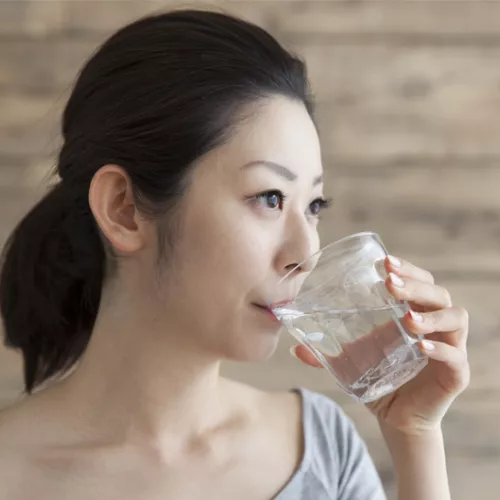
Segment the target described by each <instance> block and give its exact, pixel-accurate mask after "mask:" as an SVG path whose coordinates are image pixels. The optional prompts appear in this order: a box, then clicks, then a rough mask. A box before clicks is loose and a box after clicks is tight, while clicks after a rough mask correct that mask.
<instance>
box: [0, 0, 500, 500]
mask: <svg viewBox="0 0 500 500" xmlns="http://www.w3.org/2000/svg"><path fill="white" fill-rule="evenodd" d="M203 5H205V6H206V5H212V6H214V5H215V6H218V7H220V6H222V7H223V8H225V9H227V10H228V11H230V12H233V13H237V14H239V15H241V16H243V17H246V18H247V19H250V20H252V21H255V22H257V23H258V24H260V25H262V26H263V27H265V28H267V29H269V30H270V31H271V32H272V33H273V34H274V35H276V36H277V37H278V38H279V39H280V40H281V41H282V42H283V43H285V44H286V45H287V46H288V47H290V48H291V49H293V50H294V51H296V52H297V53H299V54H301V55H302V56H303V57H304V58H305V60H306V61H307V63H308V66H309V72H310V78H311V81H312V83H313V87H314V89H315V93H316V96H317V100H318V112H319V123H320V130H321V137H322V146H323V151H324V163H325V170H326V175H327V182H328V191H329V194H332V195H333V196H334V197H335V199H336V208H335V210H334V211H333V212H332V213H331V214H330V215H329V216H328V217H327V218H326V219H325V222H324V223H323V238H324V241H329V240H332V239H333V238H338V237H341V236H343V235H346V234H349V233H352V232H355V231H360V230H374V231H378V232H380V234H381V235H382V237H383V239H384V240H385V242H386V244H387V246H388V247H389V249H390V250H391V252H392V253H394V254H396V255H401V256H402V257H404V258H407V259H410V260H412V261H414V262H415V263H417V264H419V265H421V266H424V267H427V268H428V269H430V270H431V271H432V272H433V273H435V275H436V277H437V278H438V280H440V281H441V282H442V283H443V284H444V285H445V286H447V287H448V288H449V289H450V291H451V292H452V294H453V296H454V299H455V302H456V304H460V305H464V306H465V307H467V308H468V309H469V311H470V314H471V338H470V359H471V363H472V369H473V376H472V383H471V387H470V389H469V390H468V391H467V392H466V393H465V394H464V395H463V396H462V397H461V398H460V399H459V400H458V401H457V403H456V405H455V406H454V407H453V409H452V411H451V412H450V414H449V416H448V418H447V421H446V427H445V430H446V435H447V443H448V456H449V463H450V480H451V483H452V485H453V498H454V499H455V500H465V499H467V500H468V499H469V498H471V497H473V498H477V499H479V500H490V499H491V500H494V499H495V500H496V499H498V498H499V497H500V477H499V472H500V390H499V388H500V382H499V380H500V361H499V360H500V336H499V333H498V330H499V322H500V321H499V320H500V2H499V1H481V0H462V1H460V0H456V1H453V0H447V1H440V0H430V1H426V0H414V1H410V0H408V1H401V0H399V1H398V0H393V1H377V0H366V1H361V0H357V1H356V0H352V1H335V0H331V1H328V0H324V1H312V0H310V1H293V0H277V1H264V0H253V1H249V0H248V1H247V0H242V1H233V2H225V3H223V2H217V1H216V2H211V3H208V2H189V3H179V2H168V1H160V0H159V1H139V0H130V1H126V0H110V1H92V0H88V1H79V0H67V1H63V0H50V1H44V0H29V1H28V0H26V1H22V0H12V1H5V0H3V1H0V244H2V243H3V241H4V240H5V238H6V237H7V235H8V233H9V231H10V230H11V229H12V228H13V226H14V224H15V223H16V221H17V220H18V219H19V218H20V217H21V216H22V215H23V213H24V212H25V211H26V210H27V209H28V207H29V206H30V205H31V204H32V203H33V202H34V201H35V200H36V199H37V197H39V196H40V195H41V194H42V193H43V184H42V183H43V180H44V175H45V173H46V172H47V169H48V168H49V167H50V166H51V165H52V162H53V161H54V154H55V151H56V150H57V147H58V145H59V143H60V142H59V141H60V140H59V135H58V134H59V132H58V126H59V118H60V112H61V110H62V108H63V106H64V102H65V99H66V98H67V95H68V89H69V88H70V85H71V83H72V81H73V79H74V77H75V74H76V72H77V70H78V69H79V67H80V66H81V64H82V62H83V61H84V59H85V58H86V57H88V56H89V55H90V53H91V52H92V50H93V49H94V48H96V46H97V45H98V44H99V43H100V42H101V41H103V40H104V38H105V37H106V36H107V35H109V34H110V33H111V32H112V31H113V30H115V29H117V28H118V27H120V26H122V25H123V24H125V23H127V22H128V21H130V20H133V19H135V18H137V17H138V16H140V15H143V14H145V13H147V12H151V11H154V10H156V9H158V8H164V7H171V6H188V7H196V6H203ZM287 345H289V339H286V338H284V339H283V342H282V343H281V345H280V348H279V349H278V352H277V353H276V356H275V357H274V358H273V359H272V360H271V361H270V362H268V363H263V364H262V365H261V366H240V365H233V364H230V363H228V364H227V366H226V368H225V369H226V372H227V373H228V374H230V375H231V376H234V377H235V378H239V379H241V380H246V381H249V382H251V383H254V384H256V385H260V386H263V387H289V386H292V385H298V384H301V385H305V386H308V387H310V388H312V389H315V390H318V391H322V392H325V393H327V394H329V395H331V396H332V397H334V398H336V399H337V400H339V401H341V402H342V403H343V404H344V407H345V408H346V411H347V412H348V413H349V414H350V415H351V416H352V417H353V418H354V420H355V421H356V423H357V424H358V426H359V429H360V432H361V433H362V434H363V436H364V437H365V438H366V439H367V441H368V444H369V447H370V449H371V451H372V453H373V455H374V457H375V459H376V461H377V466H378V467H379V470H380V472H381V475H382V477H383V480H384V482H385V484H386V486H387V489H388V491H389V494H390V496H391V498H394V486H395V485H394V476H393V473H392V469H391V465H390V463H389V461H388V455H387V451H386V450H385V447H384V445H383V443H382V441H381V438H380V435H379V433H378V430H377V428H376V425H375V423H374V422H373V420H372V419H371V418H370V416H369V415H368V413H367V412H366V411H365V409H364V408H362V407H360V406H358V405H356V404H354V403H352V402H351V401H349V400H346V398H344V397H343V396H342V395H341V394H340V393H339V391H337V390H336V389H335V388H334V386H333V381H332V380H331V379H330V378H329V377H328V376H327V375H326V374H325V373H322V372H320V371H319V370H316V371H315V370H313V369H308V368H305V367H302V366H300V365H299V364H298V362H296V361H294V360H293V359H291V358H290V357H289V356H288V353H287ZM19 387H20V364H19V359H18V356H17V354H15V353H8V352H6V351H5V350H2V349H1V348H0V406H1V405H4V404H8V403H9V402H10V401H12V400H13V399H14V398H15V397H16V395H17V394H18V393H19Z"/></svg>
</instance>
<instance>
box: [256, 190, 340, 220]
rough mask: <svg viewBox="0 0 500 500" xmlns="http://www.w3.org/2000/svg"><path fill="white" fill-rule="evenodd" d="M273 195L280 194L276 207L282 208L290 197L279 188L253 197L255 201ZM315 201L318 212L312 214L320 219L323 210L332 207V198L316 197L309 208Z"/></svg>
mask: <svg viewBox="0 0 500 500" xmlns="http://www.w3.org/2000/svg"><path fill="white" fill-rule="evenodd" d="M272 195H276V196H278V198H279V206H278V207H276V208H279V209H280V210H282V209H283V204H284V203H285V200H286V199H287V198H288V196H287V195H286V194H285V193H283V192H282V191H280V190H278V189H272V190H269V191H263V192H262V193H259V194H257V195H255V196H252V199H253V200H255V201H259V199H261V198H265V197H267V196H272ZM314 203H317V204H318V213H316V214H311V215H312V216H313V217H316V218H318V219H320V218H321V215H320V214H321V212H322V211H323V210H326V209H327V208H330V207H331V206H332V199H331V198H328V199H325V198H321V197H320V198H316V199H315V200H313V201H312V202H311V203H310V204H309V208H310V207H311V205H313V204H314ZM276 208H271V210H276Z"/></svg>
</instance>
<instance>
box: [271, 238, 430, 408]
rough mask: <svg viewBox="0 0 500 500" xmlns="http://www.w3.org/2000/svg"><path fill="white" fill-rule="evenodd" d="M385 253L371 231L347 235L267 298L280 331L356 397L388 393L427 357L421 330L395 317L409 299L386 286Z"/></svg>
mask: <svg viewBox="0 0 500 500" xmlns="http://www.w3.org/2000/svg"><path fill="white" fill-rule="evenodd" d="M387 255H388V254H387V250H386V249H385V247H384V244H383V243H382V240H381V238H380V236H379V235H378V234H376V233H372V232H365V233H359V234H354V235H351V236H348V237H346V238H343V239H342V240H340V241H336V242H334V243H331V244H330V245H328V246H326V247H324V248H323V249H322V250H320V251H319V252H317V253H316V254H314V255H312V256H311V257H310V258H309V259H307V260H306V261H304V262H302V263H301V264H299V265H298V266H297V267H296V268H295V269H293V270H291V271H290V272H289V273H288V274H287V275H286V276H285V277H284V278H283V279H281V280H280V282H279V283H278V286H277V288H276V290H275V292H274V295H273V297H269V302H268V304H269V307H270V309H271V310H272V311H273V313H274V314H275V316H276V317H277V318H278V319H279V320H280V321H281V323H282V324H283V326H284V327H285V328H286V330H288V332H289V333H290V334H292V335H293V336H294V337H295V339H296V340H297V341H298V342H300V343H301V344H302V345H304V346H306V347H307V348H308V349H309V350H310V351H311V352H312V353H313V354H314V356H315V357H316V358H317V359H318V360H319V362H320V363H321V364H322V365H323V367H324V368H326V370H327V371H328V372H330V373H331V374H332V375H333V376H334V377H335V379H336V381H337V383H338V384H339V385H340V387H341V388H342V389H343V390H344V391H345V392H346V393H347V394H349V395H350V396H352V397H353V398H354V399H356V400H358V401H360V402H362V403H368V402H370V401H374V400H376V399H379V398H381V397H382V396H385V395H386V394H388V393H390V392H393V391H394V390H396V389H397V388H398V387H400V386H401V385H403V384H404V383H406V382H408V381H409V380H410V379H412V378H413V377H414V376H415V375H417V373H419V372H420V370H422V368H424V366H425V365H426V364H427V361H428V358H427V356H425V355H424V354H423V353H422V352H421V350H420V348H419V347H418V344H417V342H418V341H419V340H421V336H416V335H410V334H408V332H406V331H405V329H404V328H403V325H402V324H401V318H402V317H403V316H404V315H405V313H407V312H408V311H409V309H410V308H409V305H408V303H407V302H404V301H396V300H395V299H394V298H393V297H392V295H391V294H390V293H389V291H388V290H387V288H386V286H385V280H386V278H387V272H386V270H385V266H384V260H385V258H386V257H387ZM299 289H300V293H299ZM290 297H295V298H293V300H292V301H291V302H288V300H287V299H288V298H290Z"/></svg>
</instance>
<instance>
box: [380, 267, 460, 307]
mask: <svg viewBox="0 0 500 500" xmlns="http://www.w3.org/2000/svg"><path fill="white" fill-rule="evenodd" d="M385 283H386V286H387V289H388V290H389V292H390V293H391V295H392V296H393V297H394V298H395V299H396V300H406V301H407V302H414V303H416V304H418V305H419V306H423V307H425V308H429V309H433V310H437V309H445V308H449V307H452V305H453V304H452V301H451V296H450V292H448V290H447V289H446V288H443V287H442V286H439V285H433V284H431V283H424V282H422V281H416V280H414V279H411V278H402V277H400V276H397V275H395V274H393V273H390V274H389V277H388V278H387V280H386V282H385Z"/></svg>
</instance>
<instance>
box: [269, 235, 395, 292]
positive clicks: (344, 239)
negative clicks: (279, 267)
mask: <svg viewBox="0 0 500 500" xmlns="http://www.w3.org/2000/svg"><path fill="white" fill-rule="evenodd" d="M363 236H372V237H374V239H376V240H377V241H378V242H379V243H380V245H381V246H382V248H383V249H384V251H385V252H386V253H387V250H386V248H385V246H384V244H383V243H382V238H381V237H380V235H379V234H378V233H376V232H375V231H361V232H359V233H354V234H350V235H348V236H344V237H343V238H341V239H340V240H335V241H332V242H331V243H328V244H327V245H326V246H324V247H323V248H320V249H319V250H317V251H316V252H314V253H313V254H311V255H310V256H309V257H307V258H306V259H304V260H303V261H302V262H300V263H299V264H297V265H296V266H294V268H293V269H292V270H291V271H288V272H287V273H286V274H285V276H283V278H281V279H280V280H279V281H278V285H279V284H280V283H282V282H283V281H285V280H286V279H287V278H288V277H289V276H290V275H291V274H292V273H294V272H295V270H296V269H297V268H298V267H301V266H302V265H303V264H304V263H306V262H307V261H309V260H310V259H312V258H314V257H316V256H317V255H319V254H322V253H323V252H325V251H326V250H329V249H331V248H333V247H336V246H337V245H340V244H342V243H345V242H346V241H349V240H353V239H356V238H361V237H363Z"/></svg>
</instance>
